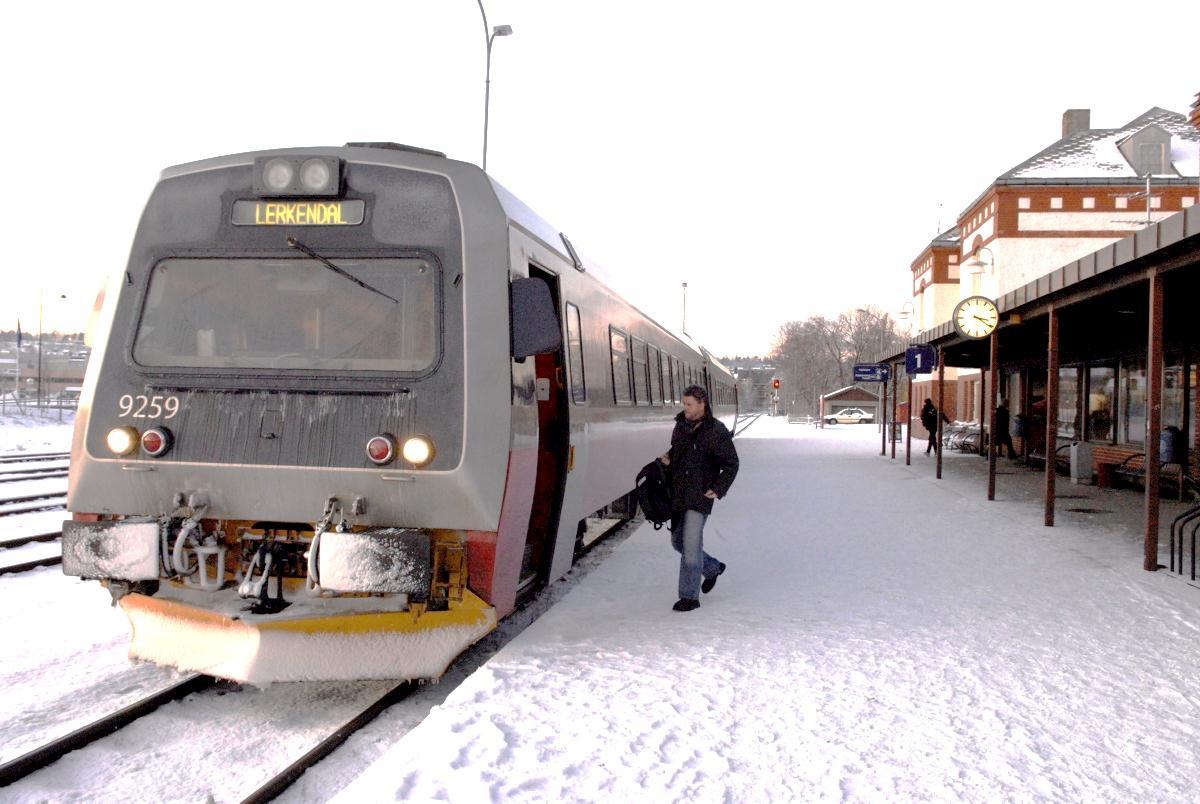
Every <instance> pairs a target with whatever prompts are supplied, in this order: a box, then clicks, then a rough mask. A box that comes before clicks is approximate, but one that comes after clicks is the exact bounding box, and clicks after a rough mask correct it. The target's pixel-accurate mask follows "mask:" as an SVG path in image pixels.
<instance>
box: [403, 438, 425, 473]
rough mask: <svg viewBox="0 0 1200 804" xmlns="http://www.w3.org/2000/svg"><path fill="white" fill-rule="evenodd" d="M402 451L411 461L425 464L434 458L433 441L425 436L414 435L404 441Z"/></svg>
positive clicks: (405, 457)
mask: <svg viewBox="0 0 1200 804" xmlns="http://www.w3.org/2000/svg"><path fill="white" fill-rule="evenodd" d="M400 452H401V454H402V455H403V456H404V460H406V461H408V462H409V463H411V464H416V465H417V466H424V465H425V464H427V463H429V462H430V461H432V460H433V442H432V441H430V440H429V439H428V438H425V436H413V437H412V438H410V439H408V440H407V441H405V442H404V447H403V449H401V450H400Z"/></svg>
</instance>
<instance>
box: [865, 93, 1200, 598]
mask: <svg viewBox="0 0 1200 804" xmlns="http://www.w3.org/2000/svg"><path fill="white" fill-rule="evenodd" d="M1193 109H1194V111H1193V115H1192V119H1191V121H1190V122H1191V123H1192V124H1194V125H1197V126H1200V95H1198V96H1197V100H1196V104H1195V105H1194V107H1193ZM1086 121H1087V117H1086V115H1085V114H1084V113H1083V112H1082V111H1080V110H1072V111H1069V112H1068V113H1067V114H1066V115H1065V116H1064V132H1063V133H1064V136H1063V138H1062V139H1061V140H1059V142H1057V143H1055V144H1054V145H1053V146H1051V147H1050V148H1047V149H1046V150H1044V151H1042V152H1041V153H1040V154H1037V155H1035V156H1033V157H1031V158H1030V159H1028V160H1026V161H1025V162H1023V163H1022V164H1021V165H1018V166H1017V167H1016V168H1014V169H1013V170H1011V171H1009V172H1008V173H1006V174H1004V175H1003V176H1001V177H999V178H998V179H997V180H996V181H995V182H994V183H993V184H992V186H991V187H990V188H988V189H987V190H986V191H985V192H984V193H983V194H981V195H980V197H979V198H978V199H976V201H975V202H973V203H972V204H971V205H970V206H969V207H968V208H967V209H966V210H965V211H964V213H963V214H962V215H961V216H960V218H959V225H958V228H957V231H951V232H946V233H943V234H942V235H939V237H938V238H937V239H936V240H935V241H934V242H933V243H931V244H930V246H929V247H927V249H926V250H925V252H924V253H923V254H922V256H921V258H919V259H918V260H917V261H916V262H914V264H913V276H914V299H918V300H920V301H921V302H922V306H920V307H918V311H919V313H918V314H919V315H920V316H921V318H920V320H921V323H922V324H923V327H922V331H921V332H920V334H919V335H918V336H917V337H916V338H915V339H914V341H915V342H920V343H926V344H929V345H931V346H932V347H934V348H935V349H936V350H937V352H938V354H939V356H940V358H941V359H940V364H941V367H940V368H939V370H938V372H937V374H936V375H932V376H931V375H920V376H912V377H904V376H902V372H903V367H904V354H903V352H901V353H898V354H893V355H890V356H885V358H884V362H886V363H889V364H891V365H892V366H893V377H894V378H897V379H899V380H900V382H899V383H894V384H893V388H892V393H893V394H895V392H896V390H897V389H898V386H900V385H901V383H907V382H911V383H913V390H912V392H911V395H912V397H914V398H918V399H919V398H920V396H921V395H925V396H930V397H932V398H934V399H937V398H938V395H939V394H941V395H942V397H943V398H944V399H946V400H947V402H946V404H945V407H944V409H945V410H946V412H947V413H949V414H952V415H953V414H955V413H957V414H958V415H957V416H956V417H955V418H957V419H958V420H959V421H960V422H961V421H963V420H965V419H967V418H968V417H970V418H973V419H974V421H973V422H971V423H969V424H968V425H967V426H968V427H969V426H970V425H971V424H973V425H974V426H975V427H976V428H978V429H977V433H978V435H979V440H978V442H977V443H978V444H979V445H981V446H983V447H985V449H983V450H982V452H983V453H984V454H986V456H987V457H988V459H989V460H988V467H989V468H988V490H987V496H988V499H994V498H995V497H994V495H995V488H996V484H997V474H998V473H997V471H996V457H997V455H996V451H995V450H988V449H986V446H987V445H988V444H989V443H995V440H996V439H994V438H992V436H993V435H994V434H995V433H996V427H997V425H996V416H995V410H996V405H997V403H998V402H1000V401H1004V402H1005V403H1007V405H1008V408H1009V409H1010V410H1011V411H1012V414H1013V417H1012V418H1013V427H1012V429H1011V430H1010V433H1011V434H1012V435H1013V436H1014V438H1013V440H1014V442H1015V446H1016V447H1017V449H1018V450H1019V452H1020V456H1021V458H1023V459H1024V460H1025V462H1026V463H1032V464H1034V465H1035V466H1040V468H1041V471H1042V472H1043V473H1044V476H1045V524H1046V525H1053V524H1054V518H1055V504H1056V493H1057V492H1056V490H1055V489H1056V475H1057V474H1058V473H1059V472H1058V470H1057V468H1058V467H1059V466H1060V465H1061V463H1062V461H1061V454H1062V452H1063V450H1064V449H1065V448H1066V447H1068V446H1069V447H1071V453H1070V454H1071V457H1070V460H1069V463H1068V468H1069V470H1070V472H1071V474H1072V476H1073V477H1074V478H1078V479H1080V480H1082V481H1083V482H1091V481H1092V480H1093V479H1095V481H1096V482H1097V483H1098V484H1099V485H1105V484H1106V483H1107V482H1111V481H1112V480H1113V479H1114V477H1115V476H1116V475H1118V474H1120V475H1124V476H1126V477H1128V478H1129V479H1131V480H1133V481H1136V482H1137V483H1140V484H1141V486H1142V488H1143V492H1144V495H1145V505H1144V509H1143V510H1144V522H1143V524H1144V544H1145V551H1144V564H1143V566H1144V568H1145V569H1147V570H1151V571H1153V570H1155V569H1158V568H1160V567H1162V566H1164V565H1163V564H1160V563H1159V562H1160V558H1161V556H1160V551H1159V544H1158V542H1159V537H1160V531H1161V530H1162V527H1161V526H1162V525H1165V524H1166V523H1160V521H1159V502H1160V494H1161V492H1163V491H1168V490H1169V491H1170V492H1171V493H1172V494H1175V495H1178V496H1179V497H1181V498H1182V497H1183V496H1184V492H1185V491H1186V490H1188V489H1189V487H1190V490H1192V491H1200V462H1198V459H1197V456H1198V455H1200V427H1198V426H1197V424H1198V421H1197V419H1198V417H1197V408H1198V407H1200V405H1198V402H1200V393H1198V391H1197V388H1198V387H1200V383H1198V379H1200V372H1198V371H1197V367H1198V364H1200V329H1198V328H1197V327H1196V318H1195V311H1194V310H1193V307H1194V302H1195V300H1196V299H1198V298H1200V203H1198V198H1200V177H1198V174H1200V130H1198V129H1196V128H1192V127H1190V126H1189V120H1188V119H1186V118H1184V116H1183V115H1178V114H1175V113H1172V112H1167V111H1165V110H1162V109H1157V108H1156V109H1151V110H1149V111H1148V112H1146V113H1145V114H1143V115H1141V116H1139V117H1138V118H1136V119H1135V120H1133V121H1131V122H1130V123H1129V124H1127V125H1126V126H1123V127H1121V128H1119V129H1090V128H1087V127H1086ZM1080 125H1082V126H1083V127H1082V128H1079V127H1078V126H1080ZM1089 174H1090V175H1089ZM930 258H932V260H931V259H930ZM939 268H940V269H941V270H940V271H939ZM938 285H941V286H943V287H937V286H938ZM972 295H980V296H984V297H986V298H987V299H991V300H994V302H995V305H994V306H995V315H994V316H992V315H990V316H989V319H988V320H989V322H990V321H996V322H997V323H996V324H995V325H994V327H986V326H985V327H983V330H984V331H982V332H979V333H965V332H964V331H962V330H961V329H959V328H956V326H955V323H954V322H953V321H952V320H949V319H950V318H951V315H952V313H953V308H954V306H955V305H956V304H957V302H958V301H959V300H961V299H963V298H966V297H968V296H972ZM914 306H916V305H915V304H914ZM980 320H983V319H980ZM934 377H936V378H937V379H936V380H934ZM950 390H953V391H954V394H952V395H951V394H949V393H948V392H949V391H950ZM951 399H953V402H952V403H951V402H950V400H951ZM964 414H965V415H964ZM915 425H916V429H917V432H919V433H923V432H924V430H923V428H921V427H920V424H919V423H915ZM910 430H911V428H910ZM885 447H886V445H885ZM892 457H896V453H895V447H894V446H893V452H892ZM906 460H907V457H906ZM937 472H938V477H940V476H941V472H942V456H941V454H939V455H938V460H937ZM1194 510H1195V511H1197V512H1200V507H1197V508H1196V509H1194ZM1167 530H1168V531H1169V535H1170V538H1171V542H1172V544H1171V550H1170V551H1169V552H1170V564H1171V569H1175V568H1178V571H1179V572H1181V573H1182V572H1183V566H1184V547H1183V539H1182V537H1180V538H1179V539H1178V541H1177V542H1176V539H1175V530H1174V528H1173V527H1172V528H1167ZM1192 550H1193V553H1194V552H1195V550H1196V548H1195V546H1194V545H1193V547H1192ZM1195 559H1196V556H1195V555H1194V554H1193V556H1192V561H1193V563H1192V567H1193V576H1192V580H1193V582H1196V575H1195V567H1196V564H1195Z"/></svg>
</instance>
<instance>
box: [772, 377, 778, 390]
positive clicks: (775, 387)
mask: <svg viewBox="0 0 1200 804" xmlns="http://www.w3.org/2000/svg"><path fill="white" fill-rule="evenodd" d="M771 387H772V388H774V389H775V390H776V391H778V390H779V380H771Z"/></svg>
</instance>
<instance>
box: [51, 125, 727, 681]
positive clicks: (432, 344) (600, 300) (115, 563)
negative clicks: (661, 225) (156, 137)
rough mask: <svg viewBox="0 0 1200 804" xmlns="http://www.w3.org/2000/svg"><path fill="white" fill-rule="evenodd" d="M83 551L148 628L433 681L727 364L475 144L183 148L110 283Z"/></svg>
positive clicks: (80, 427) (332, 666)
mask: <svg viewBox="0 0 1200 804" xmlns="http://www.w3.org/2000/svg"><path fill="white" fill-rule="evenodd" d="M95 340H96V344H95V351H94V354H93V357H92V361H91V363H90V365H89V368H88V376H87V379H86V381H85V385H84V389H83V393H82V396H81V400H80V409H79V415H78V418H77V424H76V431H75V439H74V443H73V448H72V461H71V474H70V484H69V498H68V507H69V509H70V511H71V512H72V520H71V521H70V522H67V523H64V528H63V550H64V571H65V572H67V573H68V574H72V575H78V576H81V577H86V578H98V579H101V580H102V581H104V582H105V583H106V584H107V586H108V588H109V590H110V591H111V592H112V594H113V597H114V599H115V600H117V601H118V602H119V603H120V605H121V606H122V608H123V609H124V610H125V612H126V613H127V614H128V616H129V618H130V621H131V625H132V628H133V640H132V643H131V649H130V650H131V655H133V656H136V657H142V658H147V659H151V660H154V661H158V662H162V663H167V664H172V665H175V666H178V667H180V668H185V669H190V670H197V671H201V672H206V673H210V674H213V675H218V676H223V677H228V678H234V679H239V680H250V681H269V680H292V679H324V678H374V677H384V678H402V677H410V678H429V677H436V676H438V675H440V674H441V673H442V672H443V670H444V669H445V667H446V665H447V664H448V663H449V661H451V660H452V659H453V657H454V656H455V655H457V653H459V652H461V650H463V649H464V648H465V647H466V646H467V645H469V644H470V643H471V642H473V641H475V640H477V639H479V638H480V637H481V636H483V635H484V634H486V633H487V632H488V631H489V630H491V629H492V628H494V627H495V624H496V622H497V621H498V619H500V618H503V617H504V616H506V615H507V614H509V613H511V612H512V611H513V609H514V607H515V606H516V605H517V603H518V601H519V600H520V599H521V598H522V597H523V596H525V595H528V594H531V593H532V592H533V591H535V590H536V589H537V588H538V587H540V586H541V585H543V584H545V583H547V582H549V581H551V580H554V579H556V578H558V577H561V576H562V575H563V574H564V573H565V572H566V571H567V570H568V569H569V568H570V566H571V564H572V562H573V560H574V559H575V557H576V555H577V552H578V541H579V535H580V532H581V527H580V522H581V521H582V520H583V519H584V518H585V517H586V516H587V515H589V514H591V513H593V512H595V511H597V510H599V509H601V508H604V507H605V506H608V505H610V504H611V503H612V502H613V501H615V500H618V499H621V498H622V497H624V496H625V495H627V494H628V492H629V491H630V489H631V487H632V482H633V478H634V476H635V475H636V472H637V470H638V468H639V467H640V466H641V465H642V464H644V463H646V462H647V461H648V460H650V459H651V458H652V457H653V456H654V455H656V454H659V453H660V452H661V451H662V450H663V449H664V446H665V444H666V443H667V442H668V439H669V435H670V430H671V427H672V425H673V417H674V414H675V412H676V411H677V410H678V409H679V405H678V403H679V401H680V399H681V396H682V389H683V388H684V387H686V386H687V385H689V384H693V383H695V384H701V385H705V386H707V387H708V388H709V390H710V394H711V395H712V399H713V401H714V408H715V412H716V413H717V414H718V415H721V416H729V417H732V416H733V415H735V413H736V394H735V393H734V384H733V379H732V377H731V376H730V375H729V373H728V372H727V371H726V370H725V369H724V368H723V367H721V366H720V364H719V363H717V362H716V361H714V360H713V359H712V358H711V356H710V355H709V354H708V353H707V352H705V351H704V350H702V349H700V348H698V347H697V346H696V345H695V344H693V343H691V341H690V339H688V338H687V337H686V336H681V335H677V334H675V333H672V332H671V331H670V330H668V329H666V328H664V327H662V326H661V325H659V324H657V323H655V322H654V321H652V320H650V319H649V318H648V317H647V316H645V315H644V314H642V313H641V312H639V311H638V310H637V309H636V308H635V307H633V306H631V305H630V304H629V303H627V302H626V301H624V300H623V299H621V298H620V297H619V296H617V295H616V294H615V293H614V292H612V291H611V290H610V289H609V288H608V287H606V286H605V285H604V284H603V282H602V281H600V279H598V277H597V274H596V270H595V267H594V266H591V265H589V264H586V263H585V261H584V260H583V259H582V258H581V257H580V255H579V254H578V253H577V252H576V251H575V249H574V247H573V245H572V244H571V242H570V241H569V240H568V239H567V238H566V237H565V236H563V235H562V234H561V233H559V232H558V231H556V230H555V229H553V228H552V227H550V226H549V225H548V224H547V223H546V222H545V221H543V220H542V219H541V218H539V217H538V216H537V215H536V214H534V213H533V212H532V211H531V210H529V209H528V208H527V207H526V206H525V205H524V204H522V203H521V202H520V201H519V200H518V199H517V198H516V197H515V196H513V195H512V194H510V193H508V192H507V191H506V190H504V188H502V187H500V186H499V185H498V184H496V183H495V182H493V181H492V180H491V179H490V178H489V177H488V176H487V175H486V174H485V173H483V172H482V171H480V170H479V169H478V168H477V167H475V166H472V165H469V164H465V163H461V162H456V161H454V160H450V159H447V158H445V157H444V156H442V155H441V154H437V153H435V152H430V151H423V150H421V149H413V148H407V147H404V146H396V145H391V144H351V145H348V146H346V147H343V148H312V149H289V150H277V151H267V152H260V153H251V154H242V155H236V156H229V157H221V158H217V159H211V160H207V161H202V162H196V163H192V164H188V165H183V166H180V167H176V168H171V169H168V170H167V171H165V172H164V173H163V175H162V177H161V179H160V181H159V182H158V184H157V186H156V187H155V189H154V191H153V193H152V195H151V197H150V199H149V202H148V203H147V206H146V210H145V212H144V214H143V217H142V220H141V223H140V225H139V227H138V230H137V234H136V236H135V239H134V243H133V247H132V251H131V254H130V259H129V263H128V267H127V269H126V271H125V272H124V273H123V274H122V275H120V276H118V277H117V278H116V279H115V281H114V283H113V284H112V286H111V288H110V289H109V291H108V293H107V297H106V303H105V313H104V324H103V325H102V332H101V333H100V334H99V337H97V338H96V339H95Z"/></svg>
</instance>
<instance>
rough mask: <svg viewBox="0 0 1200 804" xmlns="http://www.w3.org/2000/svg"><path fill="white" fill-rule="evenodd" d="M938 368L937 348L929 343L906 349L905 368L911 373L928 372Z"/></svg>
mask: <svg viewBox="0 0 1200 804" xmlns="http://www.w3.org/2000/svg"><path fill="white" fill-rule="evenodd" d="M935 368H937V350H935V349H934V348H933V347H932V346H930V345H929V344H920V345H918V346H910V347H908V348H907V349H905V350H904V370H905V371H907V372H908V373H909V374H928V373H929V372H931V371H933V370H934V369H935Z"/></svg>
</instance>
